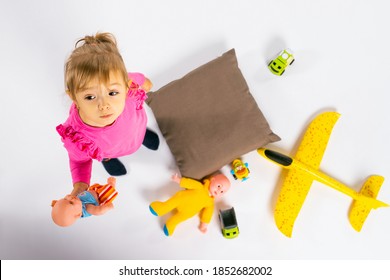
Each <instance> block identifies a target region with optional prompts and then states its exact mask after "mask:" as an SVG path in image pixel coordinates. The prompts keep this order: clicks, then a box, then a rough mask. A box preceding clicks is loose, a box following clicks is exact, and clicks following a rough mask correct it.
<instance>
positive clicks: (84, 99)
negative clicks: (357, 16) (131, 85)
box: [74, 73, 127, 127]
mask: <svg viewBox="0 0 390 280" xmlns="http://www.w3.org/2000/svg"><path fill="white" fill-rule="evenodd" d="M75 96H76V100H74V102H75V103H76V105H77V107H78V109H79V115H80V118H81V119H82V120H83V122H84V123H86V124H88V125H90V126H95V127H104V126H108V125H111V124H112V123H113V122H114V121H115V120H116V119H117V118H118V117H119V115H120V114H121V113H122V112H123V109H124V108H125V101H126V96H127V86H126V85H125V83H124V81H123V79H122V77H121V76H120V75H119V74H117V73H111V74H110V80H109V82H108V84H107V85H105V84H102V83H100V82H99V80H98V79H97V78H96V79H92V80H91V81H90V82H89V83H88V84H87V87H86V88H85V89H83V90H81V91H79V92H77V93H76V95H75Z"/></svg>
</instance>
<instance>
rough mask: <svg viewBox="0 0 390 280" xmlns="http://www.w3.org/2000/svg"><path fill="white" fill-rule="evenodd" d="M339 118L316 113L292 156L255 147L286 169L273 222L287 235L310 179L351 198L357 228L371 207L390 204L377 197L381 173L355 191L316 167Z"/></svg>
mask: <svg viewBox="0 0 390 280" xmlns="http://www.w3.org/2000/svg"><path fill="white" fill-rule="evenodd" d="M339 117H340V114H339V113H336V112H326V113H322V114H320V115H318V116H317V117H316V118H315V119H314V120H313V121H312V122H311V124H310V125H309V127H308V129H307V130H306V132H305V135H304V137H303V140H302V142H301V144H300V146H299V148H298V152H297V153H296V155H295V158H294V159H293V158H290V157H288V156H286V155H283V154H280V153H278V152H275V151H272V150H269V149H264V148H260V149H258V150H257V152H258V153H259V154H260V155H261V156H263V157H265V158H266V159H268V160H270V161H272V162H274V163H276V164H278V165H279V166H281V167H283V168H286V169H289V171H288V173H287V175H286V178H285V180H284V182H283V185H282V189H281V191H280V194H279V197H278V200H277V203H276V207H275V211H274V217H275V222H276V225H277V227H278V228H279V230H280V231H281V232H282V233H283V234H284V235H286V236H287V237H291V235H292V230H293V227H294V222H295V220H296V218H297V216H298V214H299V211H300V210H301V207H302V205H303V203H304V201H305V198H306V195H307V193H308V192H309V189H310V186H311V184H312V182H313V180H317V181H319V182H321V183H323V184H326V185H328V186H330V187H332V188H334V189H336V190H338V191H340V192H342V193H344V194H346V195H348V196H350V197H352V198H353V199H354V201H353V203H352V206H351V209H350V212H349V221H350V223H351V225H352V227H353V228H354V229H355V230H356V231H360V230H361V228H362V226H363V223H364V221H365V220H366V218H367V216H368V214H369V213H370V211H371V209H372V208H374V209H377V208H379V207H387V206H389V205H388V204H386V203H384V202H382V201H379V200H377V199H376V197H377V194H378V192H379V190H380V188H381V186H382V183H383V181H384V178H383V177H382V176H379V175H372V176H370V177H369V178H368V179H367V181H366V182H365V183H364V185H363V187H362V189H361V191H360V192H356V191H354V190H352V189H350V188H348V187H347V186H346V185H344V184H342V183H340V182H339V181H337V180H335V179H333V178H332V177H330V176H328V175H326V174H324V173H322V172H321V171H319V170H318V168H319V166H320V163H321V160H322V156H323V154H324V152H325V149H326V146H327V144H328V140H329V137H330V134H331V132H332V129H333V126H334V124H335V123H336V121H337V120H338V118H339Z"/></svg>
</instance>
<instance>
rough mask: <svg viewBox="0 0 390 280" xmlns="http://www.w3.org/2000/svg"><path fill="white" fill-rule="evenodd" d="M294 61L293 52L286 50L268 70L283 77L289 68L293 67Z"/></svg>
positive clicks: (273, 61)
mask: <svg viewBox="0 0 390 280" xmlns="http://www.w3.org/2000/svg"><path fill="white" fill-rule="evenodd" d="M294 60H295V59H294V56H293V54H292V52H291V51H290V50H289V49H285V50H283V51H281V52H280V53H279V55H278V56H277V57H276V58H275V59H273V60H271V62H270V63H269V64H268V69H269V70H270V71H271V72H272V73H274V74H275V75H278V76H281V75H283V73H284V70H286V68H287V66H289V65H291V64H292V63H293V62H294Z"/></svg>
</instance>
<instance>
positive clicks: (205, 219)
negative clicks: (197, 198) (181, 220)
mask: <svg viewBox="0 0 390 280" xmlns="http://www.w3.org/2000/svg"><path fill="white" fill-rule="evenodd" d="M213 212H214V205H213V206H207V207H205V208H203V209H202V211H201V212H200V215H199V216H200V224H199V230H200V231H201V232H203V233H206V231H207V226H208V224H209V223H210V221H211V218H212V216H213Z"/></svg>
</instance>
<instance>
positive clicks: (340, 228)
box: [0, 0, 390, 260]
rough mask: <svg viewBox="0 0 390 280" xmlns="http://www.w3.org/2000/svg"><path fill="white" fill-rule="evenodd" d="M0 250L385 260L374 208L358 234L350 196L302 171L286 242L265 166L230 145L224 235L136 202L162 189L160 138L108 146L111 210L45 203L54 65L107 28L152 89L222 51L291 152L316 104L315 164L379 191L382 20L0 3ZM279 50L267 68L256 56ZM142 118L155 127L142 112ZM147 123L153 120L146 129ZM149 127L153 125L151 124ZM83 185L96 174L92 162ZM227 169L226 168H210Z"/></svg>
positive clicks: (272, 4)
mask: <svg viewBox="0 0 390 280" xmlns="http://www.w3.org/2000/svg"><path fill="white" fill-rule="evenodd" d="M0 6H1V7H0V34H1V37H2V38H1V40H0V79H1V83H0V87H1V98H0V99H1V101H0V104H1V105H0V106H1V118H0V124H1V127H2V133H1V145H0V149H1V150H0V151H1V153H0V154H1V156H2V160H1V161H0V193H1V198H2V201H1V203H0V258H1V259H114V260H120V259H133V260H135V259H185V260H188V259H210V260H214V259H253V260H254V259H274V260H275V259H276V260H280V259H390V253H389V252H390V242H389V237H390V208H381V209H378V210H373V211H372V212H371V214H370V216H369V218H368V219H367V221H366V223H365V225H364V228H363V230H362V231H361V232H360V233H357V232H355V231H354V230H353V228H352V227H351V226H350V224H349V221H348V211H349V207H350V205H351V202H352V200H351V199H350V198H349V197H347V196H345V195H343V194H341V193H339V192H337V191H335V190H333V189H330V188H328V187H327V186H325V185H322V184H320V183H316V182H315V183H314V184H313V185H312V188H311V191H310V193H309V195H308V197H307V199H306V202H305V204H304V206H303V208H302V211H301V213H300V215H299V217H298V219H297V221H296V225H295V228H294V233H293V237H292V238H291V239H289V238H286V237H285V236H284V235H282V234H281V233H280V232H279V231H278V229H277V228H276V226H275V223H274V220H273V206H274V202H275V199H276V197H277V192H278V187H277V185H278V182H279V178H280V175H281V170H280V168H279V167H277V166H276V165H274V164H272V163H269V162H268V161H266V160H265V159H263V158H261V157H259V156H258V155H257V154H256V152H252V153H249V154H246V155H243V159H244V161H246V162H248V163H249V166H250V169H251V172H252V173H251V178H250V179H249V180H248V181H246V182H244V183H241V182H236V181H233V180H232V181H233V188H232V190H231V191H230V192H229V193H228V194H227V195H226V196H225V197H224V199H223V201H220V202H219V203H218V205H217V209H219V208H224V207H231V206H233V207H234V208H235V210H236V215H237V220H238V225H239V228H240V235H239V236H238V237H237V238H236V239H232V240H228V239H225V238H224V237H223V236H222V235H221V233H220V226H219V222H218V217H217V215H215V216H214V219H213V221H212V222H211V224H210V227H209V232H208V233H207V234H205V235H204V234H201V233H200V232H199V231H198V230H197V223H198V221H197V218H193V219H191V220H188V221H187V222H185V223H182V224H181V225H180V226H179V227H178V228H177V230H176V232H175V234H174V236H172V237H169V238H168V237H166V236H164V234H163V232H162V225H163V222H164V219H163V218H157V217H154V216H152V215H151V214H150V212H149V210H148V205H149V203H150V202H151V201H153V200H156V199H160V200H162V199H166V198H168V197H169V196H170V195H171V194H173V193H174V192H175V191H177V190H178V187H177V186H176V185H175V184H174V183H172V182H170V176H171V174H172V173H173V172H175V171H176V166H175V163H174V160H173V157H172V155H171V153H170V151H169V149H168V147H167V144H166V142H165V141H164V139H162V144H161V148H160V149H159V150H158V151H157V152H152V151H149V150H147V149H146V148H141V149H140V150H139V151H138V152H137V153H136V154H133V155H131V156H128V157H125V158H123V161H124V162H125V164H126V166H127V168H128V169H129V171H130V172H129V173H130V174H129V175H126V176H124V177H122V178H118V190H119V192H120V195H119V197H118V198H117V200H116V201H115V209H114V210H113V211H111V212H109V213H108V214H106V215H105V216H102V217H92V218H88V219H84V220H80V221H78V222H77V223H76V224H75V225H74V226H72V227H70V228H60V227H57V226H56V225H54V224H53V222H52V221H51V218H50V210H51V208H50V202H51V200H52V199H56V198H59V197H61V196H63V195H64V194H66V193H67V192H70V190H71V188H72V187H71V180H70V175H69V170H68V159H67V154H66V151H65V149H64V148H63V147H62V143H61V141H60V137H59V136H58V135H57V133H56V130H55V127H56V125H58V124H60V123H62V122H63V121H64V120H65V119H66V117H67V112H68V108H69V105H70V102H69V101H68V99H67V97H66V96H65V93H64V87H63V64H64V61H65V59H66V57H67V56H68V55H69V53H70V51H71V50H72V48H73V45H74V43H75V41H76V40H77V39H78V38H80V37H82V36H84V35H86V34H93V33H95V32H97V31H109V32H112V33H114V34H115V35H116V37H117V39H118V43H119V47H120V49H121V51H122V55H123V58H124V60H125V62H126V64H127V67H128V70H129V71H139V72H143V73H145V74H146V75H147V76H149V77H150V79H151V80H152V81H153V82H154V86H155V89H158V88H160V87H161V86H163V85H165V84H166V83H168V82H170V81H171V80H174V79H177V78H180V77H181V76H183V75H184V74H186V73H187V72H189V71H190V70H192V69H194V68H195V67H197V66H200V65H201V64H204V63H206V62H208V61H209V60H211V59H214V58H215V57H217V56H219V55H221V54H222V53H223V52H225V51H227V50H229V49H231V48H235V49H236V53H237V57H238V61H239V66H240V68H241V70H242V72H243V74H244V76H245V78H246V79H247V82H248V84H249V87H250V89H251V92H252V94H253V96H254V98H255V99H256V101H257V102H258V104H259V106H260V107H261V109H262V111H263V113H264V115H265V116H266V117H267V119H268V120H269V123H270V125H271V127H272V129H273V130H274V131H275V133H277V134H278V135H279V136H280V137H281V138H282V141H280V142H277V143H275V144H273V145H271V147H273V148H274V149H277V150H279V151H282V152H285V153H287V154H291V155H293V151H294V150H295V149H296V147H297V143H298V140H299V139H300V137H301V135H302V133H303V131H304V129H305V127H306V126H307V125H308V124H309V122H310V121H311V120H312V118H313V117H314V116H315V115H316V114H318V113H319V112H323V111H327V110H335V111H337V112H339V113H341V115H342V116H341V118H340V120H339V121H338V123H337V124H336V126H335V128H334V130H333V134H332V136H331V139H330V141H329V145H328V147H327V150H326V154H325V156H324V159H323V161H322V164H321V169H322V170H323V171H325V172H327V173H328V174H330V175H332V176H334V177H335V178H337V179H339V180H340V181H342V182H343V183H345V184H346V185H348V186H350V187H351V188H352V189H354V190H359V189H360V186H361V185H362V183H363V182H364V180H365V179H366V178H367V176H368V175H370V174H380V175H383V176H384V177H385V178H386V180H385V183H384V184H383V186H382V189H381V191H380V193H379V195H378V199H380V200H383V201H385V202H387V203H390V184H389V180H390V168H389V162H390V146H389V143H390V129H389V122H390V112H389V105H390V97H389V96H390V94H389V87H388V81H389V77H390V75H389V74H390V70H389V67H388V66H389V65H390V56H389V54H388V52H389V49H388V47H389V42H390V40H389V32H388V27H389V26H390V18H389V17H388V5H387V3H386V1H380V0H373V1H356V0H354V1H353V0H346V1H336V0H327V1H325V0H320V1H304V0H296V1H287V0H282V1H265V0H259V1H254V0H253V1H249V0H243V1H232V0H223V1H222V0H216V1H205V0H197V1H193V0H191V1H179V0H166V1H157V0H155V1H153V0H146V1H131V0H130V1H129V0H128V1H117V0H112V1H99V0H93V1H92V0H90V1H75V0H71V1H48V0H47V1H45V0H37V1H27V0H25V1H22V0H13V1H6V0H5V1H2V2H1V4H0ZM285 47H288V48H290V49H292V50H293V51H294V53H295V58H296V60H295V62H294V64H293V65H292V66H291V67H290V68H289V69H287V71H286V73H285V75H284V76H283V77H277V76H274V75H272V74H271V73H270V72H269V71H268V69H267V61H268V60H269V59H271V58H273V56H274V55H275V54H276V53H278V52H279V51H280V50H281V49H283V48H285ZM148 115H149V127H151V128H153V129H155V130H157V131H158V132H159V130H158V127H157V124H156V121H155V119H154V117H153V115H152V113H151V111H150V110H149V109H148ZM159 133H160V132H159ZM160 136H161V133H160ZM93 170H94V172H93V177H92V181H93V182H104V180H105V179H106V177H107V174H106V173H105V171H104V170H103V168H102V167H101V165H100V163H98V162H95V163H94V166H93ZM223 172H225V174H229V167H228V166H225V167H224V169H223Z"/></svg>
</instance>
